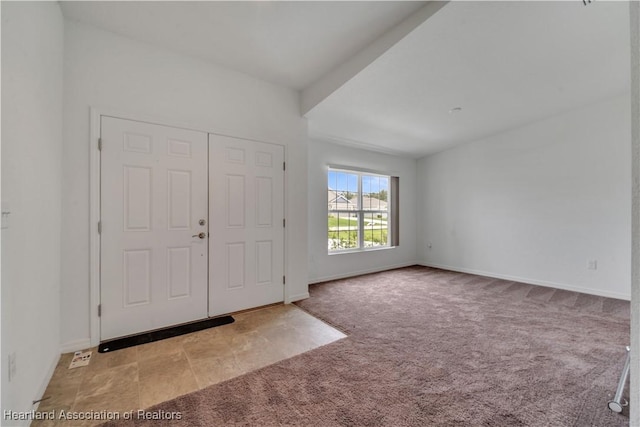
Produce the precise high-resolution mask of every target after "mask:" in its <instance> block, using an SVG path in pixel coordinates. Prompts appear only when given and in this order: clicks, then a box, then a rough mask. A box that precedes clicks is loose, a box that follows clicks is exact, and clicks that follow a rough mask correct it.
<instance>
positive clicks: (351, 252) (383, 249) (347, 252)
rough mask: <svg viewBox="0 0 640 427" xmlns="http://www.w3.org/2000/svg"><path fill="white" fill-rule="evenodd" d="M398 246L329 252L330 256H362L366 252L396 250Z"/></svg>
mask: <svg viewBox="0 0 640 427" xmlns="http://www.w3.org/2000/svg"><path fill="white" fill-rule="evenodd" d="M396 248H397V246H382V247H374V248H366V249H362V248H358V249H342V250H338V251H331V252H328V255H329V256H332V255H343V254H361V253H366V252H378V251H388V250H389V249H396Z"/></svg>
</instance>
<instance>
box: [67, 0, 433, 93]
mask: <svg viewBox="0 0 640 427" xmlns="http://www.w3.org/2000/svg"><path fill="white" fill-rule="evenodd" d="M60 4H61V7H62V11H63V13H64V16H65V17H67V18H70V19H74V20H77V21H81V22H84V23H87V24H90V25H93V26H96V27H99V28H102V29H105V30H108V31H111V32H114V33H117V34H120V35H123V36H127V37H130V38H133V39H135V40H140V41H144V42H147V43H150V44H154V45H158V46H162V47H165V48H168V49H171V50H174V51H178V52H181V53H184V54H187V55H190V56H194V57H198V58H202V59H205V60H208V61H212V62H215V63H217V64H219V65H222V66H224V67H227V68H230V69H232V70H236V71H239V72H242V73H245V74H249V75H252V76H254V77H258V78H260V79H262V80H266V81H269V82H272V83H276V84H279V85H281V86H285V87H290V88H294V89H302V88H304V87H307V86H308V85H309V84H311V83H313V82H314V81H316V80H317V79H319V78H320V77H322V76H323V75H324V74H325V73H327V72H328V71H329V70H331V69H333V68H334V67H336V66H338V65H339V64H341V63H342V62H344V61H346V60H347V59H348V58H349V57H350V56H352V55H354V54H355V53H357V52H358V51H360V50H361V49H363V48H364V47H366V46H367V45H368V44H369V43H371V42H372V41H373V40H375V39H376V38H378V37H380V36H381V35H382V34H383V33H385V32H386V31H388V30H389V29H390V28H393V27H394V26H395V25H397V24H398V23H400V22H401V21H402V20H404V19H405V18H406V17H408V16H409V15H411V14H412V13H413V12H415V11H416V10H418V9H420V8H421V7H422V6H424V2H417V1H410V2H397V1H395V2H394V1H381V2H365V1H357V2H333V1H332V2H323V1H305V2H280V1H249V2H243V1H230V2H225V1H172V2H163V1H159V2H158V1H63V2H60Z"/></svg>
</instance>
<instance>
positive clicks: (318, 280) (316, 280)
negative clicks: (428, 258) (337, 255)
mask: <svg viewBox="0 0 640 427" xmlns="http://www.w3.org/2000/svg"><path fill="white" fill-rule="evenodd" d="M417 264H418V262H416V261H413V262H403V263H401V264H393V265H386V266H384V267H375V268H368V269H365V270H358V271H350V272H348V273H341V274H334V275H330V276H322V277H316V278H314V279H310V280H309V284H310V285H312V284H314V283H322V282H328V281H330V280H339V279H346V278H348V277H355V276H362V275H363V274H370V273H379V272H381V271H387V270H393V269H396V268H403V267H410V266H412V265H417Z"/></svg>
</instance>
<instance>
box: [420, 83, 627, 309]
mask: <svg viewBox="0 0 640 427" xmlns="http://www.w3.org/2000/svg"><path fill="white" fill-rule="evenodd" d="M629 105H630V103H629V96H628V95H626V96H618V97H615V98H611V99H608V100H605V101H603V102H600V103H598V104H596V105H591V106H588V107H585V108H580V109H577V110H574V111H571V112H568V113H565V114H562V115H558V116H554V117H552V118H549V119H547V120H544V121H541V122H538V123H533V124H530V125H527V126H524V127H522V128H519V129H515V130H512V131H509V132H505V133H502V134H500V135H496V136H493V137H489V138H486V139H483V140H480V141H476V142H472V143H469V144H465V145H463V146H459V147H457V148H454V149H452V150H448V151H445V152H442V153H438V154H435V155H432V156H428V157H425V158H423V159H421V160H420V161H419V162H418V182H419V185H418V188H419V194H418V197H419V202H418V203H419V208H418V209H419V212H420V214H419V219H418V234H419V240H418V256H419V258H420V260H421V261H422V262H423V263H424V264H425V265H431V266H439V267H443V268H448V269H453V270H461V271H468V272H475V273H478V274H483V275H488V276H494V277H506V278H512V279H514V280H519V281H523V282H528V283H534V284H542V285H551V286H556V287H559V288H565V289H573V290H578V291H582V292H587V293H593V294H599V295H605V296H612V297H618V298H625V299H629V297H630V280H629V271H630V246H631V240H630V232H631V217H630V211H631V200H630V197H629V195H630V191H631V167H630V166H631V165H630V155H631V151H630V127H631V125H630V109H629ZM429 244H431V248H428V245H429ZM588 260H597V262H598V265H597V270H588V269H587V261H588Z"/></svg>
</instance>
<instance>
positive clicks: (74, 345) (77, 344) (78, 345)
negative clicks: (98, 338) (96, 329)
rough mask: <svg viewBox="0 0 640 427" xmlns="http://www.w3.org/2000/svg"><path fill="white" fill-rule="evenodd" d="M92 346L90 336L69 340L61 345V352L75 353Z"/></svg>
mask: <svg viewBox="0 0 640 427" xmlns="http://www.w3.org/2000/svg"><path fill="white" fill-rule="evenodd" d="M90 347H91V340H90V339H89V338H85V339H82V340H75V341H69V342H66V343H64V344H62V345H61V346H60V353H73V352H74V351H80V350H86V349H88V348H90Z"/></svg>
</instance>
